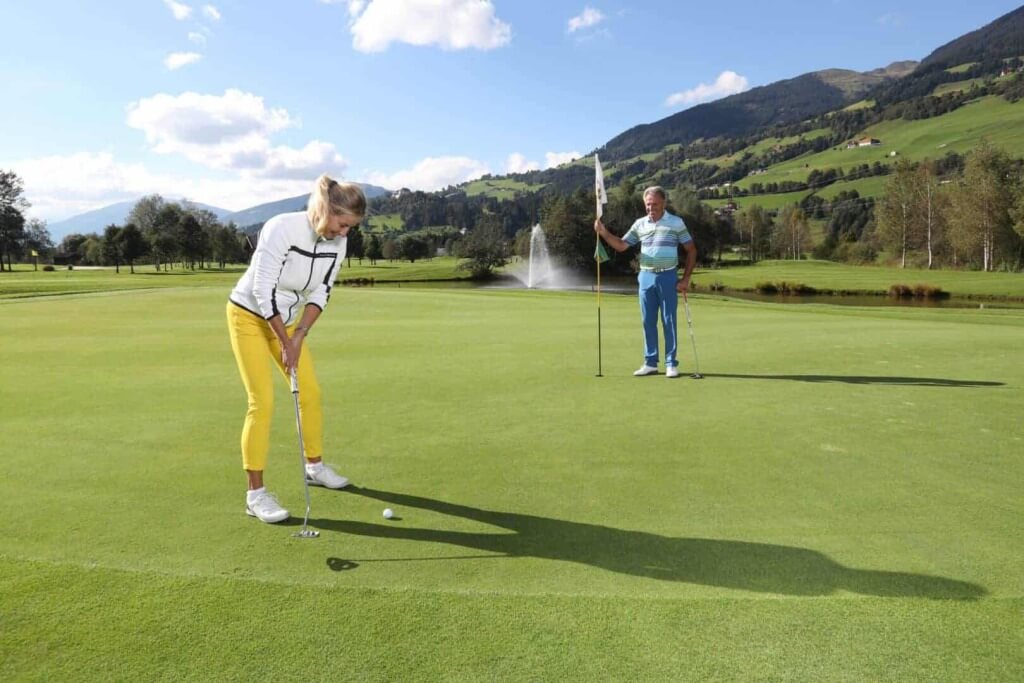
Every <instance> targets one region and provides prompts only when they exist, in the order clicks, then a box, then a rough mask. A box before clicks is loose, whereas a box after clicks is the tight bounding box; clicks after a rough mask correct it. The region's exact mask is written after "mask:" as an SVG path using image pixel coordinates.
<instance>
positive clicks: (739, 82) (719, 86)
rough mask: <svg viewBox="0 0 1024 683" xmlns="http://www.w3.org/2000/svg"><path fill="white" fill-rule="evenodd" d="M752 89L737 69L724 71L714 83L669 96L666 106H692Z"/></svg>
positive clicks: (703, 84) (702, 84)
mask: <svg viewBox="0 0 1024 683" xmlns="http://www.w3.org/2000/svg"><path fill="white" fill-rule="evenodd" d="M749 89H750V84H749V83H748V82H747V79H746V78H745V77H744V76H740V75H739V74H738V73H736V72H735V71H723V72H722V73H720V74H719V75H718V78H717V79H715V82H714V83H713V84H712V85H708V84H706V83H701V84H700V85H698V86H697V87H696V88H692V89H690V90H684V91H683V92H677V93H674V94H672V95H669V96H668V99H666V100H665V106H666V107H676V106H678V105H680V104H681V105H684V107H690V106H693V105H695V104H700V103H701V102H709V101H711V100H717V99H720V98H722V97H726V96H728V95H735V94H736V93H741V92H744V91H746V90H749Z"/></svg>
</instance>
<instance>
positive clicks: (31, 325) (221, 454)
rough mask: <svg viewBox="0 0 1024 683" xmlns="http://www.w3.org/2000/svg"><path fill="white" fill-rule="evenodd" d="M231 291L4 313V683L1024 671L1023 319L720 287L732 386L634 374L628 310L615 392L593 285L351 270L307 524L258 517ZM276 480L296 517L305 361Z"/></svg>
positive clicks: (709, 372) (281, 417) (620, 313)
mask: <svg viewBox="0 0 1024 683" xmlns="http://www.w3.org/2000/svg"><path fill="white" fill-rule="evenodd" d="M225 297H226V293H225V292H224V291H222V290H220V289H219V288H198V289H168V290H159V291H143V292H122V293H112V294H107V295H102V296H100V295H83V296H68V297H60V298H56V299H47V300H42V299H39V300H17V301H7V302H3V303H0V310H2V311H3V313H4V317H5V324H4V326H3V327H2V328H0V340H2V341H3V343H4V347H5V349H6V353H5V358H6V360H5V363H4V373H3V383H2V385H0V397H2V400H3V405H4V439H3V440H2V442H0V496H2V498H3V500H5V501H6V502H7V506H6V511H5V521H4V533H3V534H2V535H0V591H2V592H0V594H3V595H5V596H6V597H5V598H3V616H4V620H3V623H4V624H5V626H4V628H3V632H4V634H5V635H4V637H3V639H2V640H0V659H2V660H3V661H4V663H3V664H0V674H3V675H4V677H5V678H7V679H10V678H11V677H12V676H13V677H14V678H26V679H31V678H36V677H39V678H42V677H46V676H51V677H58V678H59V677H65V676H67V675H71V674H77V675H82V673H83V672H85V673H87V674H88V675H86V676H84V677H86V678H94V677H95V678H103V677H106V676H109V675H110V674H114V677H115V678H116V677H119V676H123V677H126V678H127V677H137V676H140V675H142V676H147V675H148V676H151V677H152V676H154V675H155V676H156V677H160V678H163V677H166V678H167V679H168V680H170V679H176V680H180V679H181V678H190V677H191V678H196V679H202V678H228V677H232V676H235V675H240V674H242V673H247V672H260V673H266V674H268V675H271V677H274V676H276V677H279V678H290V677H293V676H294V677H298V676H299V675H312V676H322V677H325V678H326V677H330V676H331V675H335V676H344V675H346V674H351V675H352V676H354V677H363V678H371V679H392V680H394V679H402V680H411V679H418V678H424V679H437V678H451V679H463V678H467V677H470V678H475V677H486V678H492V677H493V678H522V677H527V678H531V677H532V678H539V679H546V678H553V677H568V678H574V679H593V678H594V677H599V678H666V679H674V680H679V679H685V678H693V679H702V680H706V679H708V678H709V677H712V678H713V677H721V678H723V679H731V678H743V679H748V680H754V679H759V678H766V679H771V680H788V679H791V680H807V679H809V678H818V679H822V678H829V679H841V678H849V679H853V680H856V679H861V678H885V679H889V678H908V677H909V678H914V677H916V676H918V675H920V677H922V678H928V679H948V680H967V679H973V680H986V679H989V680H992V679H998V678H1005V677H1006V675H1008V674H1009V675H1011V676H1013V675H1020V674H1021V673H1024V661H1022V656H1021V654H1020V653H1021V652H1022V650H1024V647H1022V645H1024V643H1022V636H1021V633H1022V630H1024V629H1022V628H1021V627H1022V626H1024V618H1022V617H1021V614H1022V610H1021V608H1022V607H1024V600H1022V596H1024V570H1022V568H1021V564H1020V562H1019V558H1020V557H1021V556H1024V537H1022V534H1021V533H1020V528H1021V524H1022V521H1024V519H1022V517H1024V515H1022V513H1024V501H1022V497H1021V496H1020V482H1021V480H1022V474H1024V462H1022V453H1024V437H1022V435H1021V432H1020V428H1019V415H1020V405H1021V403H1022V399H1024V390H1022V387H1024V367H1022V366H1021V364H1020V362H1019V353H1020V343H1021V339H1022V331H1024V314H1022V313H1020V312H1018V311H994V310H983V311H979V310H905V309H866V308H855V309H849V308H841V309H840V308H835V307H828V306H817V305H806V306H801V307H792V308H787V307H783V306H775V305H766V304H748V303H739V302H732V301H724V300H718V299H715V298H697V299H693V300H692V302H691V306H692V309H693V316H694V325H695V331H696V335H697V345H698V351H699V353H700V361H701V370H702V371H703V372H704V374H705V375H706V379H705V380H704V381H695V380H691V379H689V378H686V377H685V376H684V378H681V379H678V380H668V379H666V378H665V377H664V376H663V375H659V376H658V377H650V378H641V379H637V378H633V377H632V376H630V372H631V371H632V370H633V369H634V368H635V367H636V366H638V365H639V364H640V362H641V360H642V357H641V353H640V346H641V345H640V334H639V322H638V313H637V311H636V303H635V300H634V298H633V297H628V296H605V297H603V299H602V309H603V310H602V318H603V351H604V352H603V370H604V375H605V376H604V377H602V378H597V377H595V376H594V375H595V371H596V369H597V351H596V312H595V302H594V297H593V296H592V295H588V294H580V293H556V292H529V291H498V290H452V291H446V290H437V289H412V288H403V289H398V290H396V289H386V288H375V289H344V290H339V291H338V292H337V293H336V295H335V298H334V300H333V301H332V305H331V308H330V309H329V311H328V313H327V314H326V315H325V316H324V317H323V318H322V320H321V321H320V323H318V325H317V327H316V328H315V330H314V333H313V335H312V336H311V338H310V341H309V349H310V350H311V352H312V353H313V354H314V356H315V359H316V363H317V366H318V375H319V377H320V380H321V384H322V385H323V387H324V400H325V413H326V415H327V425H326V440H327V445H328V449H329V451H330V454H329V455H328V457H327V460H328V461H331V462H335V463H337V465H338V468H339V470H340V471H341V472H342V473H344V474H346V475H348V476H349V477H351V478H352V480H353V481H354V482H355V485H356V486H355V487H354V488H353V490H351V491H343V492H335V491H326V490H322V489H313V491H312V496H313V511H312V516H311V517H312V519H311V524H312V526H314V527H315V528H317V529H319V530H320V531H321V537H320V538H319V539H316V540H299V539H295V538H292V537H291V536H290V534H291V532H293V531H295V530H296V529H297V528H298V527H297V525H296V524H292V525H291V526H280V525H279V526H271V525H263V524H260V523H258V522H256V521H255V520H253V519H251V518H249V517H247V516H246V515H245V514H244V513H243V500H244V486H243V478H242V474H241V470H240V458H239V455H238V436H239V430H240V426H241V420H242V414H243V412H244V395H243V393H242V389H241V384H240V381H239V379H238V377H237V372H236V369H235V367H234V361H233V359H232V356H231V352H230V348H229V346H228V342H227V336H226V330H225V324H224V320H223V317H224V312H223V309H224V302H225ZM680 318H681V319H682V322H681V326H680V333H681V334H680V351H681V355H682V357H683V358H684V370H687V371H689V370H691V369H692V364H691V359H692V353H691V350H690V340H689V337H688V336H687V328H686V324H685V318H683V316H682V310H680ZM267 482H268V486H269V487H270V489H271V490H273V491H275V492H277V493H278V495H279V498H280V499H281V500H282V502H283V503H284V504H285V505H286V506H287V507H289V508H290V509H291V510H292V513H293V515H295V514H298V515H299V516H300V517H301V513H302V507H303V505H302V501H303V497H302V486H301V483H300V479H299V463H298V455H297V446H296V440H295V431H294V424H293V413H292V409H291V397H290V394H288V392H287V390H286V387H285V385H284V382H283V381H282V382H281V383H280V385H279V392H278V394H277V404H276V410H275V423H274V431H273V441H272V452H271V460H270V464H269V466H268V470H267ZM385 507H391V508H393V509H394V510H395V513H396V515H397V517H398V518H397V519H395V520H391V521H386V520H384V519H383V518H382V516H381V512H382V510H383V509H384V508H385ZM294 521H295V520H294V519H293V522H294ZM299 521H301V520H299ZM259 619H269V620H272V621H276V623H278V624H279V626H280V627H281V628H282V629H283V630H285V632H286V633H287V637H281V638H277V637H270V636H267V637H255V636H252V635H250V634H251V628H252V620H259ZM182 634H184V635H182ZM304 634H306V635H307V636H308V637H306V638H305V639H304V637H303V636H304ZM182 642H184V643H185V645H184V646H182V644H181V643H182ZM117 643H121V645H120V646H118V645H117ZM126 645H127V647H126ZM901 647H902V648H904V649H902V650H901V649H900V648H901ZM801 648H802V649H801ZM227 652H230V653H231V654H225V653H227ZM328 652H338V653H339V654H337V655H334V654H330V655H328V654H325V653H328ZM40 653H48V656H47V657H45V658H42V659H40V656H39V654H40ZM58 653H59V654H58ZM341 653H343V654H341ZM248 655H252V659H256V660H257V661H258V663H253V661H251V659H250V657H249V656H248ZM218 657H220V658H219V659H218ZM900 657H902V659H899V658H900ZM83 661H85V662H86V664H85V665H83ZM111 662H113V663H111ZM83 667H84V668H83Z"/></svg>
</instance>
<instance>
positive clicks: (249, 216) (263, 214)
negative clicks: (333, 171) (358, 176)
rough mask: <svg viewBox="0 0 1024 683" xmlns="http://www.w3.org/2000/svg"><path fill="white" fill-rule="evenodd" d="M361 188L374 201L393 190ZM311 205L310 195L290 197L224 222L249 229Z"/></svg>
mask: <svg viewBox="0 0 1024 683" xmlns="http://www.w3.org/2000/svg"><path fill="white" fill-rule="evenodd" d="M356 184H357V185H359V187H361V188H363V194H365V195H366V198H367V199H373V198H374V197H380V196H381V195H385V194H390V193H391V190H388V189H385V188H383V187H380V186H378V185H370V184H367V183H356ZM308 203H309V193H306V194H300V195H298V196H296V197H288V198H287V199H279V200H277V201H273V202H267V203H266V204H257V205H256V206H253V207H250V208H248V209H243V210H242V211H236V212H235V213H229V214H228V215H227V216H225V217H224V218H223V219H221V220H222V221H223V222H225V223H226V222H228V221H233V222H234V223H235V225H237V226H238V227H240V228H244V227H248V226H250V225H262V224H263V223H265V222H267V221H268V220H270V219H271V218H273V217H274V216H276V215H277V214H279V213H290V212H294V211H302V210H303V209H305V208H306V205H307V204H308Z"/></svg>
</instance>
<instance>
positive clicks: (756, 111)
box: [598, 62, 916, 161]
mask: <svg viewBox="0 0 1024 683" xmlns="http://www.w3.org/2000/svg"><path fill="white" fill-rule="evenodd" d="M912 66H916V62H896V63H895V64H891V65H890V66H888V67H886V68H884V69H875V70H874V71H869V72H866V73H859V72H856V71H850V70H847V69H826V70H824V71H815V72H812V73H807V74H803V75H802V76H797V77H796V78H790V79H787V80H783V81H778V82H776V83H772V84H770V85H764V86H760V87H758V88H753V89H751V90H748V91H746V92H743V93H740V94H738V95H731V96H729V97H726V98H723V99H721V100H717V101H715V102H708V103H707V104H701V105H698V106H696V107H693V108H691V109H686V110H684V111H681V112H678V113H676V114H673V115H671V116H669V117H667V118H664V119H661V120H660V121H656V122H654V123H648V124H643V125H639V126H635V127H633V128H630V129H629V130H627V131H626V132H624V133H621V134H619V135H617V136H616V137H614V138H612V139H611V140H609V141H608V142H607V143H605V145H604V147H602V148H600V149H599V150H598V152H600V153H601V157H602V158H607V159H608V160H609V161H616V160H621V159H626V158H629V157H634V156H638V155H640V154H647V153H650V152H657V151H660V150H661V149H663V148H664V147H665V146H666V145H669V144H687V143H690V142H693V141H694V140H698V139H701V138H713V137H720V136H728V137H743V136H745V135H749V134H751V133H753V132H755V131H758V130H760V129H763V128H765V127H768V126H773V125H777V124H789V123H798V122H800V121H803V120H805V119H808V118H811V117H813V116H817V115H819V114H824V113H826V112H829V111H833V110H835V109H841V108H843V107H845V106H846V105H849V104H852V103H853V102H856V101H858V100H859V99H861V98H862V97H863V96H864V95H865V94H866V93H867V92H868V91H870V90H871V89H872V88H875V87H877V86H878V85H879V84H881V83H883V82H885V81H887V80H891V79H894V78H898V77H900V76H902V75H904V74H906V73H909V71H910V70H912Z"/></svg>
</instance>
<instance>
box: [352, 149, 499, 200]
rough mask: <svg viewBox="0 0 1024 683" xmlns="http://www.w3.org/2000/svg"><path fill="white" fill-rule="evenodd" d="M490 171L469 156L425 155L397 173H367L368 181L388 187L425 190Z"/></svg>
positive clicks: (436, 188)
mask: <svg viewBox="0 0 1024 683" xmlns="http://www.w3.org/2000/svg"><path fill="white" fill-rule="evenodd" d="M487 173H490V170H489V169H488V168H487V166H486V165H485V164H483V163H481V162H479V161H477V160H476V159H470V158H469V157H427V158H426V159H424V160H423V161H421V162H419V163H418V164H416V165H415V166H413V167H412V168H410V169H406V170H403V171H398V172H397V173H391V174H386V173H370V174H369V175H367V176H366V181H365V182H368V183H373V184H374V185H380V186H381V187H386V188H388V189H390V190H398V189H401V188H403V187H407V188H409V189H410V190H424V191H427V192H430V191H433V190H440V189H442V188H445V187H448V186H449V185H457V184H459V183H464V182H466V181H468V180H474V179H476V178H479V177H480V176H482V175H485V174H487Z"/></svg>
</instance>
